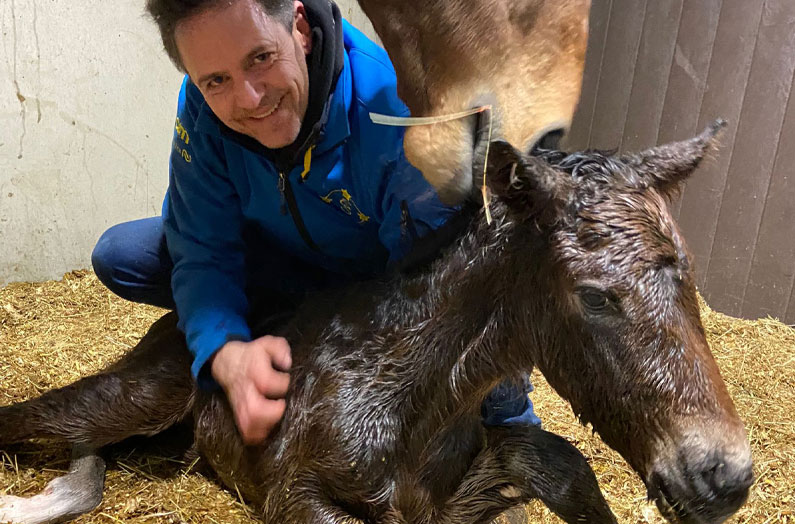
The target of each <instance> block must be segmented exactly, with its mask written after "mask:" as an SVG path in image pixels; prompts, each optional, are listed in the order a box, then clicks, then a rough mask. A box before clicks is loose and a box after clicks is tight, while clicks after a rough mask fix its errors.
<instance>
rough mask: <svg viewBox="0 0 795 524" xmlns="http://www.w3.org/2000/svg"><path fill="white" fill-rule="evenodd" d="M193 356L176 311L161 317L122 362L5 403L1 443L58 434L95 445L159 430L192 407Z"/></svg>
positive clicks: (0, 423) (1, 414)
mask: <svg viewBox="0 0 795 524" xmlns="http://www.w3.org/2000/svg"><path fill="white" fill-rule="evenodd" d="M190 364H191V357H190V353H189V352H188V349H187V347H186V345H185V341H184V337H183V336H182V334H181V333H180V332H179V331H178V329H177V325H176V315H174V314H168V315H166V316H165V317H163V318H161V319H160V320H158V321H157V322H156V323H155V324H154V325H153V326H152V327H151V328H150V329H149V332H148V333H147V334H146V335H145V336H144V338H143V339H141V341H140V342H139V343H138V345H137V346H136V347H135V348H134V349H133V350H132V351H131V352H130V353H128V354H127V355H125V356H124V357H123V358H122V359H121V360H120V361H119V362H117V363H116V364H114V365H112V366H111V367H109V368H107V369H105V370H103V371H100V372H99V373H98V374H96V375H93V376H90V377H86V378H83V379H81V380H78V381H77V382H75V383H74V384H71V385H69V386H66V387H63V388H60V389H55V390H52V391H48V392H47V393H45V394H43V395H42V396H40V397H38V398H35V399H31V400H28V401H25V402H20V403H18V404H13V405H10V406H3V407H0V444H11V443H15V442H21V441H24V440H28V439H31V438H55V439H61V440H65V441H67V442H71V443H75V444H78V443H79V444H86V445H88V446H90V447H94V448H99V447H101V446H104V445H107V444H111V443H114V442H119V441H121V440H124V439H126V438H128V437H131V436H133V435H154V434H156V433H159V432H161V431H162V430H164V429H166V428H168V427H169V426H172V425H173V424H175V423H177V422H179V421H180V420H182V419H183V418H185V416H186V415H188V414H189V413H190V411H191V407H192V404H193V396H194V386H193V379H192V377H191V374H190Z"/></svg>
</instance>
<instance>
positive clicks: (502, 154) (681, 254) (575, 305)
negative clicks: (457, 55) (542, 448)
mask: <svg viewBox="0 0 795 524" xmlns="http://www.w3.org/2000/svg"><path fill="white" fill-rule="evenodd" d="M720 127H722V123H716V124H714V125H713V126H711V127H710V128H709V129H707V130H706V131H705V132H704V133H702V134H701V135H699V136H697V137H695V138H693V139H691V140H687V141H684V142H680V143H674V144H669V145H665V146H660V147H657V148H654V149H651V150H648V151H645V152H643V153H640V154H637V155H627V156H607V155H603V154H600V153H596V152H586V153H577V154H572V155H566V154H563V153H557V152H540V153H538V154H537V155H536V156H530V155H524V154H521V153H519V152H518V151H517V150H515V149H514V148H513V147H512V146H510V145H508V144H507V143H504V142H502V143H501V142H497V143H494V144H493V145H492V147H491V152H490V154H489V158H490V161H489V164H490V165H489V167H490V169H489V175H488V178H489V184H490V188H491V190H492V192H493V193H494V194H495V195H496V197H497V198H498V199H499V201H500V202H501V203H502V204H501V205H505V206H506V207H507V210H506V218H508V219H509V220H513V221H514V222H515V223H516V224H517V227H520V228H521V227H525V226H530V227H528V228H527V229H526V231H527V234H535V235H541V236H542V237H544V239H545V240H544V245H545V246H546V247H545V248H544V249H545V250H546V251H547V254H548V257H547V259H548V260H549V263H550V266H551V267H549V268H547V269H545V270H544V272H545V274H547V275H548V278H546V282H544V283H543V284H542V286H543V287H544V288H546V289H545V291H544V292H543V293H542V294H543V300H544V301H545V302H544V309H545V310H546V311H550V312H551V313H552V314H551V315H550V317H552V318H554V319H555V324H554V325H552V326H551V327H550V331H551V332H552V333H554V335H553V336H546V337H544V336H539V337H538V338H537V339H536V340H535V342H534V343H532V344H531V343H528V345H529V346H530V345H536V346H538V350H537V351H538V355H537V356H536V363H537V365H538V366H539V368H540V369H541V370H542V372H543V373H544V375H545V376H546V377H547V379H548V380H549V382H550V383H551V384H552V386H553V387H554V388H555V389H556V390H557V391H558V392H559V393H560V394H561V395H562V396H563V397H564V398H566V399H567V400H568V401H569V402H570V403H571V405H572V408H573V409H574V411H575V412H576V413H577V414H578V415H579V416H580V417H581V419H582V420H583V421H584V422H588V423H591V424H592V425H593V427H594V428H595V429H596V430H597V431H598V432H599V433H600V435H601V436H602V438H603V439H604V440H605V441H606V442H607V443H608V444H609V445H610V446H611V447H613V448H615V449H616V450H618V451H619V452H620V453H621V454H622V455H623V456H624V457H625V459H626V460H627V461H628V462H629V463H630V464H631V466H632V467H633V468H634V469H635V470H636V471H637V472H638V473H639V474H640V476H641V477H642V478H643V480H644V482H645V483H646V485H647V487H648V490H649V495H650V496H651V497H653V498H654V499H655V500H656V501H657V503H658V507H659V508H660V510H661V512H663V514H664V515H666V516H667V517H668V518H669V519H671V520H676V519H679V520H680V521H682V522H694V523H695V522H721V521H722V520H723V519H725V518H726V517H727V516H729V515H730V514H732V513H733V512H734V511H736V510H737V508H739V506H740V505H741V504H742V502H743V501H744V500H745V498H746V496H747V493H748V488H749V486H750V483H751V480H752V474H751V457H750V448H749V444H748V441H747V437H746V434H745V430H744V428H743V425H742V422H741V421H740V419H739V417H738V415H737V412H736V411H735V408H734V405H733V403H732V400H731V398H730V397H729V394H728V392H727V390H726V386H725V384H724V382H723V380H722V379H721V376H720V373H719V371H718V368H717V366H716V364H715V361H714V359H713V357H712V354H711V353H710V349H709V346H708V345H707V341H706V338H705V334H704V329H703V327H702V324H701V319H700V316H699V307H698V301H697V294H696V286H695V282H694V277H693V269H692V267H691V264H690V261H689V258H690V257H689V255H688V251H687V247H686V246H685V242H684V239H683V238H682V235H681V233H680V231H679V228H678V227H677V225H676V223H675V222H674V220H673V218H672V217H671V214H670V211H669V209H668V200H669V198H670V196H671V195H672V194H673V193H674V192H675V191H676V190H677V189H678V186H679V185H680V184H681V182H682V181H683V180H684V179H685V178H686V177H688V176H689V175H690V174H691V172H692V171H693V170H694V169H695V168H696V167H697V166H698V164H699V162H700V161H701V160H702V158H703V157H704V155H705V153H706V152H707V151H708V150H709V149H710V148H711V147H712V146H713V142H714V137H715V134H716V133H717V131H718V129H719V128H720ZM528 291H530V290H528ZM538 291H539V290H538V289H535V290H532V294H533V295H534V296H535V297H536V298H535V299H534V300H536V301H537V300H539V298H538V294H539V293H538ZM521 292H523V291H520V293H521ZM528 295H529V294H528ZM528 324H529V325H530V327H529V329H530V330H532V319H529V320H528Z"/></svg>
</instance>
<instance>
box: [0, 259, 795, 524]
mask: <svg viewBox="0 0 795 524" xmlns="http://www.w3.org/2000/svg"><path fill="white" fill-rule="evenodd" d="M162 313H163V312H162V310H158V309H156V308H152V307H148V306H141V305H137V304H131V303H128V302H125V301H123V300H121V299H118V298H116V297H114V296H113V295H112V294H110V293H109V292H108V291H107V290H105V289H104V288H103V287H102V285H101V284H99V282H98V281H97V279H96V277H95V276H94V275H93V274H91V273H90V272H87V271H77V272H73V273H69V274H67V275H65V276H64V278H63V279H62V280H61V281H58V282H45V283H35V284H30V283H21V284H11V285H8V286H6V287H5V288H2V289H0V405H5V404H9V403H11V402H16V401H20V400H24V399H25V398H28V397H30V396H34V395H37V394H40V393H42V392H44V391H46V390H47V389H49V388H52V387H58V386H62V385H65V384H68V383H70V382H73V381H74V380H76V379H78V378H79V377H81V376H84V375H86V374H90V373H92V372H94V371H97V370H99V369H100V368H102V367H103V366H105V365H106V364H108V363H109V362H112V361H113V360H115V359H117V358H118V357H119V356H120V355H121V354H122V353H124V352H125V351H127V350H128V349H130V348H131V347H133V346H134V345H135V343H136V342H137V341H138V339H139V338H140V337H141V336H142V335H143V334H144V333H145V332H146V330H147V328H148V327H149V326H150V325H151V324H152V323H153V322H154V321H155V320H156V319H157V318H158V317H159V316H160V315H162ZM702 315H703V320H704V324H705V327H706V330H707V334H708V337H709V340H710V344H711V346H712V348H713V352H714V354H715V357H716V359H717V361H718V364H719V366H720V368H721V372H722V373H723V376H724V378H725V380H726V382H727V384H728V387H729V391H730V393H731V394H732V396H733V398H734V401H735V403H736V404H737V409H738V411H739V412H740V415H741V417H742V418H743V420H744V421H745V423H746V427H747V429H748V434H749V437H750V439H751V444H752V447H753V453H754V462H755V473H756V482H755V484H754V486H753V488H752V490H751V496H750V498H749V500H748V502H747V503H746V505H745V506H744V507H743V509H741V510H740V512H739V513H738V514H737V516H735V517H734V518H733V519H732V520H731V522H736V523H758V524H766V523H772V522H777V523H778V522H781V523H790V522H795V516H793V514H795V417H793V412H795V330H794V329H792V328H791V327H787V326H785V325H783V324H781V323H780V322H778V321H776V320H772V319H763V320H757V321H745V320H737V319H733V318H730V317H727V316H725V315H722V314H720V313H716V312H713V311H711V310H710V309H709V308H708V307H707V306H706V305H705V304H702ZM534 382H535V384H536V392H535V393H533V397H532V398H533V400H534V402H535V404H536V409H537V412H538V413H539V415H540V416H541V418H542V419H543V420H544V424H545V428H546V429H549V430H551V431H554V432H556V433H558V434H560V435H563V436H564V437H566V438H567V439H569V440H570V441H571V442H573V443H574V444H575V445H576V446H577V447H578V448H579V449H580V450H581V451H582V452H583V453H584V454H585V455H586V456H587V457H588V458H589V459H590V461H591V465H592V467H593V469H594V471H595V472H596V474H597V477H598V478H599V482H600V485H601V487H602V490H603V492H604V493H605V496H606V497H607V500H608V502H609V504H610V506H611V507H612V508H613V511H614V512H615V513H616V515H617V516H618V518H619V521H620V522H639V523H640V522H649V523H661V522H663V521H662V519H661V518H660V517H659V516H658V514H657V512H656V510H655V508H654V507H653V506H652V505H651V504H649V503H648V502H646V500H645V491H644V489H643V485H642V483H641V482H640V480H639V479H638V478H637V477H636V476H635V475H634V474H633V473H632V471H631V470H630V469H629V467H628V466H627V465H626V464H625V463H624V462H623V460H621V458H620V457H618V455H617V454H616V453H614V452H612V451H611V450H610V449H608V448H607V447H606V446H604V445H603V444H602V443H601V441H600V440H599V438H598V437H596V436H593V435H592V434H591V431H590V429H588V428H584V427H582V426H580V425H579V424H578V423H577V422H576V420H575V419H574V416H573V415H572V414H571V411H570V410H569V408H568V406H567V404H566V403H565V402H564V401H563V400H561V399H560V398H559V397H557V396H556V395H555V394H554V393H553V392H552V391H551V389H550V388H549V386H548V385H547V384H546V383H545V382H544V380H543V378H542V377H541V376H540V375H538V374H536V375H535V376H534ZM180 438H182V439H184V438H185V437H184V435H181V434H178V433H172V434H171V435H169V437H168V438H160V439H152V440H143V439H142V440H133V441H130V442H127V443H123V444H121V445H118V446H115V447H113V448H112V449H111V450H109V452H108V457H109V460H108V473H107V480H106V487H105V497H104V499H103V501H102V503H101V504H100V506H99V507H98V508H97V509H96V510H94V511H93V512H91V513H90V514H89V515H86V516H84V517H81V518H80V519H78V520H77V521H76V522H79V523H82V524H98V523H103V524H104V523H118V522H125V523H126V522H131V523H145V522H150V523H156V522H165V523H182V522H184V523H223V524H227V523H229V524H247V523H254V522H256V520H255V519H253V518H252V516H251V511H252V510H251V508H247V507H246V506H245V505H244V504H243V503H242V502H241V500H240V498H239V497H238V494H237V493H235V492H234V491H227V490H224V489H222V488H221V487H219V485H218V484H217V483H216V482H215V481H214V479H213V475H212V473H211V472H209V471H205V470H202V469H201V466H200V463H199V464H197V463H196V462H192V461H189V460H187V459H185V458H184V457H183V455H182V454H181V452H180V447H179V446H177V445H174V442H175V441H179V440H180ZM68 461H69V451H68V449H67V448H66V447H64V446H63V445H59V444H54V443H48V442H35V443H28V444H24V445H19V446H13V447H9V448H7V449H3V450H0V494H14V495H31V494H34V493H36V492H37V491H39V490H41V488H42V487H43V486H44V485H45V484H46V483H47V482H48V481H49V480H51V479H52V478H54V477H55V476H58V475H59V474H62V473H63V472H64V471H65V469H66V468H67V466H68ZM500 520H501V521H502V522H504V523H508V522H510V523H511V524H519V523H524V522H542V523H547V522H559V520H558V519H557V518H556V517H555V516H554V515H551V514H550V513H549V511H548V510H547V509H546V508H544V507H543V506H542V505H541V504H531V505H529V506H528V507H526V508H523V509H521V510H517V511H514V512H512V513H511V514H510V515H506V516H503V517H501V519H500Z"/></svg>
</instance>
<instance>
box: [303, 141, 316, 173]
mask: <svg viewBox="0 0 795 524" xmlns="http://www.w3.org/2000/svg"><path fill="white" fill-rule="evenodd" d="M314 149H315V146H312V147H310V148H309V149H307V150H306V153H305V154H304V170H303V172H301V180H306V177H308V176H309V168H310V167H312V151H313V150H314Z"/></svg>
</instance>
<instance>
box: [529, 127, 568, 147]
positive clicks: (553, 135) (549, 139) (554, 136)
mask: <svg viewBox="0 0 795 524" xmlns="http://www.w3.org/2000/svg"><path fill="white" fill-rule="evenodd" d="M565 134H566V130H565V129H560V128H559V129H553V130H552V131H549V132H547V133H546V134H545V135H544V136H542V137H541V140H539V141H538V142H536V143H535V145H534V146H533V148H532V149H533V151H536V150H546V151H553V150H556V149H558V147H560V141H561V140H562V139H563V136H564V135H565Z"/></svg>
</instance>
